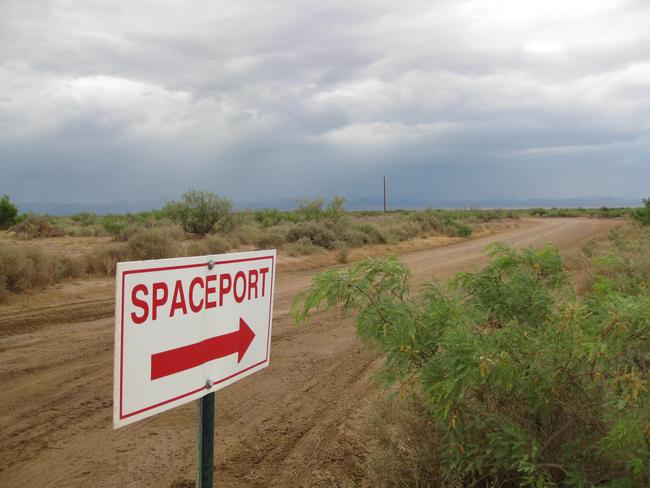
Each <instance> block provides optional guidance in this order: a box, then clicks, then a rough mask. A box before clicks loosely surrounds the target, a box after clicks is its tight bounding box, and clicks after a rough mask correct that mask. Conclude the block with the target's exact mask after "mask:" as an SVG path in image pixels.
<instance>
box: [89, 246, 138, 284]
mask: <svg viewBox="0 0 650 488" xmlns="http://www.w3.org/2000/svg"><path fill="white" fill-rule="evenodd" d="M84 258H85V260H86V269H87V270H88V272H89V273H92V274H98V275H103V276H115V268H116V265H117V263H119V262H122V261H128V260H129V259H130V257H129V253H128V251H127V244H125V243H110V244H106V245H104V246H101V247H99V248H98V249H95V250H93V251H92V252H88V253H86V254H85V255H84Z"/></svg>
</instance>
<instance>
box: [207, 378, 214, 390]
mask: <svg viewBox="0 0 650 488" xmlns="http://www.w3.org/2000/svg"><path fill="white" fill-rule="evenodd" d="M212 385H214V383H212V380H207V381H206V382H205V389H206V390H209V389H210V388H212Z"/></svg>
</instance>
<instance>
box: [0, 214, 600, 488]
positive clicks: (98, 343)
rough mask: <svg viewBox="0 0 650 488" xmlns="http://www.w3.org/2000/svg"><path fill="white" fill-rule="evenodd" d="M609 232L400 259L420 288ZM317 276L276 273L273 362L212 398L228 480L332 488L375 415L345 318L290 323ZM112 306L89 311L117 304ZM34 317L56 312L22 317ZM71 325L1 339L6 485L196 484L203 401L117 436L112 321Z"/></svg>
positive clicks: (542, 230) (582, 226) (554, 225)
mask: <svg viewBox="0 0 650 488" xmlns="http://www.w3.org/2000/svg"><path fill="white" fill-rule="evenodd" d="M610 225H611V223H609V222H601V221H596V220H588V219H568V220H561V219H555V220H544V221H537V222H536V223H535V224H534V225H524V226H522V227H521V228H520V229H516V230H513V231H509V232H506V233H503V234H500V235H495V236H490V237H486V238H483V239H477V240H475V241H467V242H463V243H461V244H456V245H452V246H447V247H442V248H436V249H432V250H429V251H421V252H417V253H412V254H408V255H405V256H403V257H402V258H403V259H404V260H405V262H406V263H407V264H408V265H409V266H410V267H411V269H412V270H413V274H414V280H415V282H416V284H417V283H422V282H424V281H425V280H428V279H429V278H430V277H431V276H432V275H435V276H437V277H439V278H446V277H448V276H449V275H451V274H452V273H453V272H456V271H459V270H466V269H470V268H471V267H474V266H477V265H479V264H480V263H481V262H482V261H483V259H484V258H483V257H482V255H481V254H480V250H481V249H482V248H483V247H484V246H485V245H486V244H488V243H490V242H497V241H503V242H506V243H509V244H513V245H516V246H524V245H529V244H535V245H540V244H543V243H544V242H547V241H552V242H554V243H556V244H558V245H559V246H560V247H561V248H562V249H567V248H572V247H576V246H579V245H580V244H581V243H582V242H583V241H584V240H586V239H587V238H589V237H590V236H592V235H593V234H594V233H596V232H598V231H600V230H603V229H605V228H607V227H608V226H610ZM310 276H311V274H310V273H304V272H301V273H285V274H284V275H282V274H280V275H279V276H278V282H277V294H276V305H275V310H276V313H275V317H274V330H273V337H272V349H273V353H272V356H273V358H272V361H271V365H270V367H269V368H267V369H266V370H264V371H262V372H260V373H257V374H255V375H253V376H251V377H248V378H245V379H244V380H242V381H240V382H238V383H236V384H234V385H232V386H230V387H228V388H226V389H225V390H222V391H220V392H218V393H217V441H216V442H217V444H216V473H215V475H216V480H217V482H218V485H219V486H232V487H235V486H236V487H243V486H260V487H261V486H296V485H299V486H314V485H318V484H327V485H328V486H332V483H331V479H328V478H327V476H329V475H331V473H339V474H341V475H343V474H344V473H343V471H345V470H346V469H349V461H348V460H347V459H345V456H344V455H343V454H342V453H345V452H347V451H348V450H349V449H355V448H356V447H355V446H350V445H347V444H346V442H347V441H346V440H345V439H347V437H348V435H347V434H349V432H347V431H346V429H348V427H346V424H345V420H346V419H348V418H350V417H353V416H357V415H362V414H363V413H364V411H363V409H364V408H367V407H366V406H367V404H368V402H367V401H366V400H367V399H368V398H369V397H370V396H371V395H373V394H374V393H375V392H376V389H375V386H374V385H373V375H374V372H375V371H376V368H377V365H378V361H379V360H378V358H377V355H376V354H375V353H373V352H371V351H367V350H364V349H363V348H362V347H361V344H360V343H359V341H358V340H357V338H356V334H355V330H354V326H353V323H352V321H351V320H350V319H342V318H341V317H340V314H338V313H333V312H329V313H325V314H317V315H316V317H315V318H314V320H313V322H312V323H311V324H310V325H308V326H304V327H295V326H294V325H293V323H292V321H291V319H290V317H289V315H288V310H289V306H290V304H291V301H292V299H293V297H294V296H295V294H296V292H298V291H299V290H301V289H303V288H304V287H305V286H307V285H308V283H309V279H310ZM106 300H107V301H106V302H105V303H102V300H97V301H94V302H93V301H92V300H91V301H87V303H86V305H88V304H89V303H94V305H91V306H92V307H96V308H97V310H101V309H102V307H104V306H109V303H110V307H112V301H111V300H108V299H106ZM77 305H78V304H74V305H73V307H72V309H73V310H74V309H75V306H77ZM63 309H65V307H61V310H63ZM32 313H34V314H36V316H39V315H38V314H39V313H41V315H47V314H48V313H49V312H48V309H47V307H43V308H42V309H41V310H40V311H36V312H35V311H33V310H31V309H27V310H25V314H26V315H29V314H32ZM110 313H112V308H111V312H110ZM73 314H74V312H73ZM72 319H73V320H72V321H73V322H74V323H65V324H63V323H56V322H54V321H53V322H50V323H49V324H42V325H40V326H38V327H37V328H36V329H22V330H21V332H20V333H14V334H13V335H12V334H3V335H2V336H0V381H2V386H3V393H2V395H1V396H0V459H2V460H3V461H2V463H1V464H0V486H8V487H13V486H26V485H37V486H120V487H122V486H125V487H128V486H171V485H175V486H179V484H180V486H182V484H183V481H184V480H185V481H187V480H192V479H193V477H194V463H195V435H196V430H195V429H196V426H195V421H196V417H195V406H194V405H186V406H183V407H180V408H177V409H175V410H172V411H170V412H167V413H165V414H163V415H159V416H156V417H153V418H150V419H147V420H144V421H141V422H138V423H136V424H134V425H132V426H129V427H126V428H124V429H120V430H117V431H113V430H112V427H111V415H112V405H111V398H112V366H113V364H112V363H113V359H112V354H113V319H112V318H109V319H101V320H93V321H81V322H77V321H75V320H74V319H75V317H74V316H73V317H72ZM3 320H5V322H2V323H0V324H1V325H0V327H5V326H6V327H9V328H11V329H12V330H14V331H18V330H20V329H19V326H15V327H14V325H13V324H15V323H20V322H21V320H26V319H24V316H22V315H21V314H20V313H18V312H16V313H15V315H14V319H13V320H14V322H12V320H11V319H9V318H5V319H3ZM65 321H66V322H69V320H68V318H67V316H66V319H65ZM328 473H329V475H328Z"/></svg>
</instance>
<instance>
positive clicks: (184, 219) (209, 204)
mask: <svg viewBox="0 0 650 488" xmlns="http://www.w3.org/2000/svg"><path fill="white" fill-rule="evenodd" d="M164 211H165V213H166V215H167V216H169V218H171V219H172V220H173V221H174V222H177V223H178V224H180V225H181V226H182V227H183V230H185V232H190V233H193V234H201V235H205V234H207V233H209V232H210V231H212V229H214V228H215V227H219V228H220V229H221V230H225V231H228V230H231V228H232V224H233V221H232V215H231V211H232V203H231V202H230V200H228V199H226V198H220V197H218V196H217V195H215V194H214V193H212V192H203V191H197V190H191V191H188V192H186V193H184V194H183V195H182V196H181V199H180V201H171V202H167V204H166V205H165V208H164Z"/></svg>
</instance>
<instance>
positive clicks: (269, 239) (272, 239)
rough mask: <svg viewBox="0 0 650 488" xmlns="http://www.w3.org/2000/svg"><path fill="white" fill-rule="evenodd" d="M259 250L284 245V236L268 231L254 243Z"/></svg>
mask: <svg viewBox="0 0 650 488" xmlns="http://www.w3.org/2000/svg"><path fill="white" fill-rule="evenodd" d="M253 244H255V247H257V248H258V249H271V248H277V247H281V246H282V245H283V244H284V236H283V235H282V234H281V233H280V232H278V231H266V232H263V233H261V234H259V235H258V236H257V237H256V238H255V239H254V241H253Z"/></svg>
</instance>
